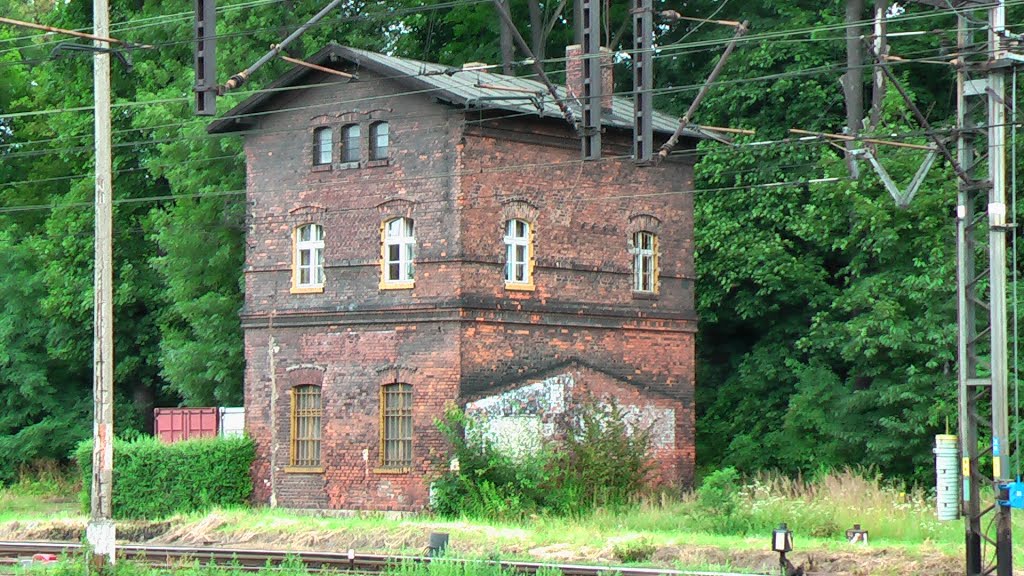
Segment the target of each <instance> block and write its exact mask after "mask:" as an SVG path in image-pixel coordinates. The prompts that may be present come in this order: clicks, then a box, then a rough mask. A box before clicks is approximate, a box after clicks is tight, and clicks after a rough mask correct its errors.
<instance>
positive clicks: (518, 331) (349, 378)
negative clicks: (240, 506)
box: [242, 70, 696, 510]
mask: <svg viewBox="0 0 1024 576" xmlns="http://www.w3.org/2000/svg"><path fill="white" fill-rule="evenodd" d="M358 72H359V78H360V79H359V80H358V81H355V82H351V83H347V84H333V85H331V86H327V87H318V88H315V89H310V90H305V91H291V92H288V93H286V94H285V95H283V96H281V97H280V98H279V99H278V101H277V102H275V104H274V106H276V107H279V108H280V109H282V110H284V111H282V112H278V113H275V114H270V115H266V116H258V117H256V118H258V119H259V121H258V125H257V126H255V128H256V129H255V130H254V131H252V132H250V133H249V134H248V135H247V137H246V147H245V149H246V155H247V170H248V182H247V186H248V201H249V205H250V208H249V210H250V213H249V221H250V227H249V233H248V238H247V245H248V250H247V257H246V276H245V280H246V298H245V307H244V309H243V313H242V322H243V327H244V328H245V332H246V335H245V346H246V350H245V356H246V363H247V365H246V390H245V403H246V412H247V413H246V426H247V430H248V432H249V434H251V435H252V437H253V438H254V439H255V441H256V443H257V451H258V454H257V460H256V463H255V464H254V469H253V476H254V480H255V482H256V492H255V495H254V499H255V500H256V501H258V502H273V503H276V504H277V505H282V506H289V507H308V508H320V507H329V508H369V509H388V510H416V509H420V508H422V507H424V506H425V505H427V503H428V486H429V481H430V479H431V478H433V477H436V475H438V474H440V473H442V472H443V470H445V469H446V466H447V454H446V446H445V444H444V440H443V438H442V437H441V436H440V434H439V433H438V432H437V431H436V428H435V426H434V420H435V418H438V417H440V416H441V415H442V414H443V411H444V407H445V405H446V404H447V403H450V402H454V401H456V400H458V399H460V398H463V399H464V398H468V397H473V396H480V395H483V394H486V393H487V392H488V391H493V390H498V389H503V388H507V387H510V386H517V385H522V384H525V383H527V382H528V381H529V378H530V377H531V374H536V373H538V372H540V371H544V370H548V369H550V368H552V367H554V366H558V365H560V364H564V363H566V362H568V361H570V360H573V359H577V360H580V361H581V362H585V363H586V364H587V365H588V366H591V367H593V368H594V369H596V370H598V371H599V372H600V373H602V374H606V375H607V376H606V379H601V378H595V379H594V382H591V383H589V384H588V385H589V386H592V387H593V388H594V389H595V390H596V391H598V392H602V393H604V392H609V393H613V394H615V395H617V396H620V397H623V398H627V397H628V398H629V399H630V401H631V402H634V401H635V402H641V400H643V402H646V403H648V404H649V403H655V404H658V403H661V404H665V405H671V406H672V407H673V410H675V413H676V414H677V415H678V418H677V421H676V434H675V446H674V447H672V448H671V449H666V450H667V452H666V453H665V454H663V455H662V456H665V458H664V459H665V460H666V463H665V466H664V467H663V469H662V470H661V472H660V473H659V474H660V478H662V479H663V480H665V481H666V482H670V483H686V482H689V480H690V478H691V477H692V470H693V405H692V403H693V336H694V331H695V328H696V320H695V317H694V313H693V279H694V272H693V244H692V238H693V234H692V226H693V221H692V206H693V199H692V194H690V192H689V191H690V189H691V188H692V167H691V166H690V165H688V164H681V163H666V164H663V165H661V166H659V167H652V168H636V167H634V166H633V164H632V163H631V162H629V161H628V160H622V159H615V158H611V157H612V156H616V155H620V154H628V152H624V149H623V146H625V145H628V143H629V137H628V134H624V133H620V132H609V133H607V134H606V135H605V138H604V141H605V143H606V150H605V154H606V155H607V156H608V157H609V158H608V159H606V160H604V161H600V162H593V163H587V164H582V163H580V162H579V158H580V151H579V148H578V145H577V143H576V142H575V140H573V138H572V137H571V134H570V133H569V131H568V130H567V129H566V128H565V127H563V126H562V125H561V124H560V123H559V122H558V121H555V120H546V121H539V120H536V119H524V118H522V117H517V118H514V119H511V120H486V119H484V120H482V119H481V117H480V115H479V114H476V113H473V114H469V115H464V113H463V112H460V111H458V110H456V109H454V108H451V107H448V106H444V105H439V104H436V103H434V102H432V101H431V100H429V99H428V98H426V97H423V96H421V95H400V93H403V92H407V91H408V88H407V87H406V86H404V85H401V84H399V83H397V82H395V81H392V80H387V79H384V78H382V77H380V76H379V75H375V74H372V73H370V72H368V71H365V70H360V71H358ZM321 80H323V79H321ZM375 120H387V121H388V122H389V126H390V132H391V138H390V144H391V148H390V156H389V160H388V162H386V163H367V162H363V163H362V164H360V165H358V166H345V165H341V164H339V163H335V164H334V165H332V166H331V168H330V169H329V170H325V169H322V168H314V167H313V162H312V158H313V148H312V142H313V130H314V129H315V128H316V127H318V126H323V125H329V126H331V127H332V128H333V129H334V131H335V135H336V137H337V136H338V135H340V133H341V127H342V126H343V125H344V124H346V123H349V122H359V123H360V125H361V127H362V134H363V138H364V143H363V146H364V149H363V158H364V160H365V158H366V156H367V151H366V142H365V138H366V136H367V134H368V132H369V122H371V121H375ZM336 144H337V143H336ZM338 151H339V149H338V147H337V146H336V148H335V156H336V158H335V159H336V160H337V159H338V157H339V154H338ZM550 164H557V165H556V166H550ZM665 192H668V193H669V194H664V193H665ZM652 194H657V195H652ZM517 202H518V203H519V204H518V205H521V206H524V207H525V208H523V210H527V211H529V212H530V213H531V214H533V215H534V216H535V222H534V227H535V230H536V236H535V248H536V268H535V284H536V289H535V290H534V291H532V292H511V291H508V290H506V289H505V287H504V282H503V276H502V274H503V272H502V270H503V268H502V266H503V263H504V245H503V243H502V236H503V233H504V231H503V226H504V216H503V215H505V214H507V213H508V211H509V210H510V208H509V207H510V205H512V204H515V203H517ZM400 215H403V216H410V217H412V218H414V220H415V222H416V238H417V251H416V283H415V287H414V288H413V289H411V290H380V289H379V286H378V282H379V280H380V269H379V267H378V258H379V254H380V236H379V230H380V228H379V227H380V223H381V221H382V220H384V219H387V218H390V217H393V216H400ZM649 216H653V217H654V218H656V219H658V220H659V221H660V226H659V229H658V235H659V243H660V246H659V247H660V271H661V284H660V293H659V294H658V296H657V297H656V298H650V297H637V296H636V295H634V294H633V292H632V289H631V266H632V259H631V255H630V254H629V252H628V239H629V236H630V234H631V231H633V230H634V229H636V226H637V222H639V221H648V220H649ZM645 219H646V220H645ZM306 223H318V224H320V225H322V226H323V227H324V231H325V249H324V255H325V272H326V282H325V286H324V291H323V293H314V294H292V293H290V288H291V259H292V235H291V234H292V230H293V229H294V228H295V227H297V226H299V225H302V224H306ZM271 341H273V343H274V346H273V347H271ZM312 380H318V382H319V385H320V386H322V388H321V390H322V398H323V414H324V416H323V423H324V424H323V428H322V441H321V444H322V464H323V466H322V467H323V470H322V471H316V472H315V473H299V472H295V471H289V470H288V469H287V468H288V464H289V451H290V442H289V433H290V432H289V426H290V422H289V415H290V406H289V402H290V396H289V390H290V389H291V387H293V386H296V385H299V384H302V383H315V382H312ZM395 381H400V382H405V383H408V384H411V385H412V386H413V395H414V396H413V397H414V416H413V419H414V429H415V442H414V462H413V466H412V468H411V470H408V471H405V472H402V473H388V472H386V471H381V470H379V469H378V468H379V467H378V462H379V458H380V454H379V450H380V447H379V444H380V440H379V434H380V426H379V421H380V397H379V391H380V386H381V385H382V384H386V383H390V382H395ZM364 450H365V451H366V458H365V459H364V457H363V454H364V452H363V451H364Z"/></svg>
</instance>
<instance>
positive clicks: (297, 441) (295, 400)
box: [291, 385, 323, 468]
mask: <svg viewBox="0 0 1024 576" xmlns="http://www.w3.org/2000/svg"><path fill="white" fill-rule="evenodd" d="M322 417H323V408H322V406H321V404H320V387H319V386H309V385H307V386H296V387H295V388H292V452H291V465H292V466H296V467H300V468H314V467H318V466H320V420H321V418H322Z"/></svg>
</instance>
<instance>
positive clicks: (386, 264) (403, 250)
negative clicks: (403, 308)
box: [381, 218, 416, 288]
mask: <svg viewBox="0 0 1024 576" xmlns="http://www.w3.org/2000/svg"><path fill="white" fill-rule="evenodd" d="M383 243H384V253H383V254H382V260H383V261H382V263H381V267H382V270H381V272H382V275H383V277H382V278H381V287H383V288H411V287H412V282H413V257H414V251H415V246H416V237H415V235H414V231H413V221H412V219H411V218H395V219H394V220H388V221H387V222H385V223H384V239H383Z"/></svg>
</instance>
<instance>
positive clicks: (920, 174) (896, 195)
mask: <svg viewBox="0 0 1024 576" xmlns="http://www.w3.org/2000/svg"><path fill="white" fill-rule="evenodd" d="M850 153H851V154H853V156H854V157H862V158H866V159H867V161H868V162H870V163H871V166H873V167H874V168H875V172H877V173H878V177H879V178H881V180H882V184H884V185H885V189H886V190H888V191H889V194H890V195H891V196H892V199H893V200H895V201H896V206H898V207H900V208H906V207H908V206H910V201H911V200H913V199H914V196H915V195H916V194H917V191H918V189H919V188H921V184H923V183H924V179H925V177H926V176H927V175H928V171H929V170H931V167H932V164H934V163H935V158H936V157H937V156H938V155H939V151H938V150H937V149H935V148H932V149H931V151H929V152H928V155H927V156H925V159H924V162H922V163H921V166H920V167H919V168H918V169H917V174H914V178H913V179H912V180H911V181H910V184H909V185H908V186H907V189H906V190H900V188H899V186H897V185H896V182H894V181H893V179H892V177H891V176H889V172H888V170H886V169H885V167H884V166H882V163H881V162H879V161H878V158H875V155H874V154H872V153H871V151H870V150H868V149H860V150H851V151H850Z"/></svg>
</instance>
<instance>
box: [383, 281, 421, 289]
mask: <svg viewBox="0 0 1024 576" xmlns="http://www.w3.org/2000/svg"><path fill="white" fill-rule="evenodd" d="M415 287H416V281H415V280H402V281H400V282H398V281H391V282H389V281H387V280H381V281H380V289H381V290H410V289H412V288H415Z"/></svg>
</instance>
